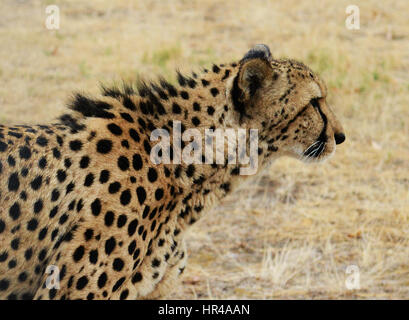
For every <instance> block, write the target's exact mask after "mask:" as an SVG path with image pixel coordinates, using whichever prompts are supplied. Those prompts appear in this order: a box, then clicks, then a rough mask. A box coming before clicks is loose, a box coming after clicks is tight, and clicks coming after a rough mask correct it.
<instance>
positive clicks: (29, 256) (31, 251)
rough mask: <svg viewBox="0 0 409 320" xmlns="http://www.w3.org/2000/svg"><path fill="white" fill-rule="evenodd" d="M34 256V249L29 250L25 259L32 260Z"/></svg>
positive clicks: (25, 254)
mask: <svg viewBox="0 0 409 320" xmlns="http://www.w3.org/2000/svg"><path fill="white" fill-rule="evenodd" d="M32 256H33V249H31V248H30V249H27V250H26V251H25V252H24V258H25V259H26V260H27V261H28V260H30V259H31V257H32Z"/></svg>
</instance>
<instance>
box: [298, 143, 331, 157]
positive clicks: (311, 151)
mask: <svg viewBox="0 0 409 320" xmlns="http://www.w3.org/2000/svg"><path fill="white" fill-rule="evenodd" d="M326 145H327V142H326V141H323V140H317V141H315V142H314V143H313V144H311V145H310V146H309V147H308V148H307V149H306V150H305V151H304V153H303V157H304V159H305V160H307V161H308V160H316V159H319V158H320V157H321V155H322V154H323V152H324V150H325V147H326Z"/></svg>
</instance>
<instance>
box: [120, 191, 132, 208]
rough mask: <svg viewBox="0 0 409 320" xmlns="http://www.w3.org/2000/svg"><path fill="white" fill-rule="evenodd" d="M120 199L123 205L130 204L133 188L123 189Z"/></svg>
mask: <svg viewBox="0 0 409 320" xmlns="http://www.w3.org/2000/svg"><path fill="white" fill-rule="evenodd" d="M120 201H121V204H122V205H123V206H126V205H128V204H129V203H130V202H131V190H129V189H127V190H125V191H123V192H122V193H121V197H120Z"/></svg>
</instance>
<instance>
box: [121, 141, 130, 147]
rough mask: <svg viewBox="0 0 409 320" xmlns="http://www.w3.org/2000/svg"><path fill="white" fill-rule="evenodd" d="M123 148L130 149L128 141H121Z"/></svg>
mask: <svg viewBox="0 0 409 320" xmlns="http://www.w3.org/2000/svg"><path fill="white" fill-rule="evenodd" d="M121 146H123V147H124V148H126V149H129V142H128V140H122V141H121Z"/></svg>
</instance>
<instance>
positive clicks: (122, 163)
mask: <svg viewBox="0 0 409 320" xmlns="http://www.w3.org/2000/svg"><path fill="white" fill-rule="evenodd" d="M118 167H119V169H121V170H122V171H126V170H128V169H129V160H128V158H127V157H124V156H120V157H119V158H118Z"/></svg>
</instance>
